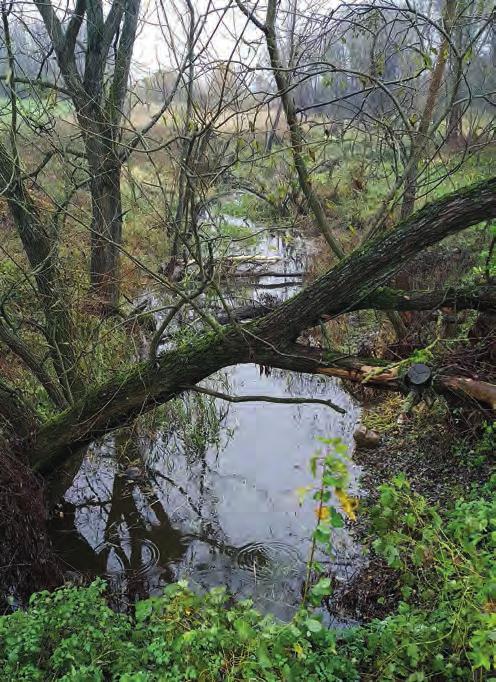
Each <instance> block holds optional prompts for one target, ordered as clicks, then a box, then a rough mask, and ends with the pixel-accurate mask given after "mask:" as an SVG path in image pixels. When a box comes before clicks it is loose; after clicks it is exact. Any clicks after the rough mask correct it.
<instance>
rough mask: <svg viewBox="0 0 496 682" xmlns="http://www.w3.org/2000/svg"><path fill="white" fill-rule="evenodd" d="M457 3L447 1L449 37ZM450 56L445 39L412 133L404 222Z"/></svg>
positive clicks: (415, 195) (404, 197)
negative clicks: (417, 123)
mask: <svg viewBox="0 0 496 682" xmlns="http://www.w3.org/2000/svg"><path fill="white" fill-rule="evenodd" d="M456 3H457V0H446V8H445V16H444V24H445V30H446V32H447V34H448V35H449V34H450V31H451V29H452V27H453V20H454V18H455V13H456ZM448 55H449V42H448V39H447V38H446V37H444V38H443V40H442V43H441V45H440V47H439V51H438V53H437V59H436V63H435V65H434V68H433V70H432V76H431V79H430V82H429V88H428V91H427V99H426V102H425V106H424V110H423V112H422V115H421V117H420V123H419V127H418V130H417V132H413V133H412V139H411V147H410V155H409V158H408V164H407V165H408V172H407V174H406V176H405V192H404V195H403V204H402V206H401V219H402V220H403V219H405V218H407V217H408V216H409V215H410V214H411V213H412V211H413V210H414V208H415V199H416V197H417V180H418V172H419V171H418V166H419V162H420V159H421V157H422V154H423V152H424V150H425V149H426V147H427V144H428V142H429V137H428V135H429V127H430V124H431V120H432V116H433V113H434V108H435V106H436V101H437V97H438V94H439V89H440V88H441V84H442V80H443V76H444V72H445V68H446V62H447V59H448Z"/></svg>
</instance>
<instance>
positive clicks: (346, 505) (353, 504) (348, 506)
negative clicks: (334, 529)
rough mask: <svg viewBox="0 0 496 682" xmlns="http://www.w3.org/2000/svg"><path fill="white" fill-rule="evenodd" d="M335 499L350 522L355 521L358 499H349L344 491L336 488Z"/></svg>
mask: <svg viewBox="0 0 496 682" xmlns="http://www.w3.org/2000/svg"><path fill="white" fill-rule="evenodd" d="M336 497H337V498H338V500H339V502H340V503H341V509H342V510H343V512H344V513H345V514H346V516H347V517H348V518H349V519H351V521H355V520H356V513H355V512H356V509H357V507H358V499H357V498H356V497H350V496H349V495H348V494H347V493H346V492H345V491H344V490H341V489H340V488H336Z"/></svg>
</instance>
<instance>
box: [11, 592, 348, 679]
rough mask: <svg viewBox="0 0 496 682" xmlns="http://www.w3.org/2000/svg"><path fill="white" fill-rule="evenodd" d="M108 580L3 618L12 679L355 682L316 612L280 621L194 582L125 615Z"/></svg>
mask: <svg viewBox="0 0 496 682" xmlns="http://www.w3.org/2000/svg"><path fill="white" fill-rule="evenodd" d="M104 589H105V584H104V583H103V582H102V581H100V580H97V581H95V582H94V583H93V584H92V585H90V586H89V587H88V588H74V587H66V588H63V589H60V590H58V591H56V592H54V593H53V594H49V593H47V592H42V593H40V594H37V595H35V596H33V598H32V600H31V603H30V606H29V608H28V609H27V610H26V611H17V612H15V613H13V614H11V615H8V616H4V617H2V618H1V619H0V665H1V671H2V676H1V679H2V681H3V680H9V681H10V680H12V681H14V680H15V681H17V680H19V681H20V680H64V681H69V680H70V681H71V682H76V680H77V681H78V682H93V681H95V682H96V681H97V680H98V681H99V680H121V681H122V682H131V681H132V682H141V681H142V680H143V681H144V680H147V681H148V680H160V681H161V682H166V681H169V680H171V681H174V682H179V681H182V680H202V681H204V682H206V681H208V680H226V681H227V680H233V681H234V680H267V681H272V680H288V681H291V680H295V681H296V680H303V679H304V680H311V681H320V680H322V681H333V680H336V681H339V680H346V681H347V682H352V681H353V680H358V679H359V677H358V673H357V671H356V669H355V666H354V665H353V664H352V663H351V662H349V661H347V660H346V658H344V657H342V656H340V655H338V653H337V652H336V640H335V636H334V634H333V633H332V632H330V631H329V630H327V629H325V628H324V627H323V625H322V624H321V622H320V621H319V620H318V619H316V618H315V617H312V616H311V615H309V614H308V613H306V612H303V611H302V612H301V613H299V614H298V615H297V616H296V617H295V618H294V620H293V621H292V622H290V623H280V622H277V621H275V620H274V619H273V618H271V617H268V616H262V615H260V614H259V613H258V612H257V611H255V610H254V609H253V608H252V606H251V602H249V601H243V602H237V603H233V604H231V603H230V600H229V599H228V597H227V595H226V592H225V590H224V589H222V588H215V589H213V590H211V591H210V592H209V593H208V594H206V595H203V596H198V595H196V594H194V593H193V592H192V591H191V590H189V589H188V587H187V586H186V584H185V583H177V584H173V585H170V586H169V587H167V588H166V590H165V594H164V595H163V596H161V597H154V598H151V599H148V600H146V601H142V602H139V603H138V604H137V605H136V608H135V613H134V617H133V618H130V617H128V616H126V615H124V614H119V613H115V612H114V611H112V610H111V609H110V608H109V607H108V606H107V604H106V602H105V598H104V596H103V591H104Z"/></svg>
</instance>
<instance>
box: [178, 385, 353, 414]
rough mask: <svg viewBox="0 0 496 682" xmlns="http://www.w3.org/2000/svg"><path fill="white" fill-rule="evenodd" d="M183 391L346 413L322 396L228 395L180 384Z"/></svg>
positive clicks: (232, 400) (229, 400) (238, 401)
mask: <svg viewBox="0 0 496 682" xmlns="http://www.w3.org/2000/svg"><path fill="white" fill-rule="evenodd" d="M181 389H182V390H184V391H194V392H195V393H202V394H204V395H209V396H212V398H219V399H220V400H225V401H226V402H228V403H255V402H257V403H276V404H277V405H306V404H309V405H325V406H326V407H330V408H331V409H333V410H335V411H336V412H339V414H346V410H344V409H343V408H342V407H339V405H336V404H335V403H333V402H332V401H331V400H325V399H324V398H277V397H275V396H271V395H228V394H227V393H219V391H213V390H212V389H210V388H204V387H203V386H181Z"/></svg>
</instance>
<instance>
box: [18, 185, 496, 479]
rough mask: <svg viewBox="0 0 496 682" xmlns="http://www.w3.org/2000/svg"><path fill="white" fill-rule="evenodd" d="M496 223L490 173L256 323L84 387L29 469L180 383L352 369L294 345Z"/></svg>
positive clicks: (48, 466) (495, 190) (36, 442)
mask: <svg viewBox="0 0 496 682" xmlns="http://www.w3.org/2000/svg"><path fill="white" fill-rule="evenodd" d="M494 217H496V177H495V178H491V179H489V180H486V181H484V182H481V183H478V184H475V185H472V186H471V187H468V188H466V189H464V190H461V191H458V192H455V193H453V194H451V195H449V196H446V197H444V198H442V199H440V200H438V201H436V202H433V203H432V204H429V205H427V206H425V207H424V208H423V209H421V210H420V211H418V212H417V213H416V214H414V215H412V216H410V217H409V218H408V219H406V220H405V221H403V222H402V223H400V224H399V225H398V227H397V228H396V229H395V230H394V231H392V232H390V233H389V234H387V235H386V236H383V237H381V238H378V239H376V240H375V241H374V242H372V243H370V244H366V245H364V246H362V247H361V248H360V249H358V250H357V251H355V252H354V253H352V254H351V255H350V256H347V257H346V258H344V259H343V260H342V261H340V262H339V263H338V265H336V266H335V267H334V268H333V269H331V270H330V271H329V272H327V273H326V274H325V275H323V276H322V277H320V278H319V279H317V280H316V281H315V282H313V283H312V284H311V285H309V286H308V287H307V288H305V289H304V290H303V291H301V292H300V293H298V294H297V295H295V296H293V297H292V298H290V299H289V300H288V301H286V302H284V303H282V304H281V305H279V306H278V307H277V308H276V309H275V310H273V311H272V312H270V313H268V314H267V315H265V316H263V317H262V318H260V319H257V320H254V321H252V322H250V323H248V324H246V325H244V326H243V327H240V326H239V325H229V326H226V327H224V328H222V327H219V330H218V331H216V332H213V331H210V332H206V333H203V334H201V335H199V336H198V337H197V338H196V339H194V340H192V341H191V342H188V343H187V344H184V345H182V346H179V347H178V348H176V349H173V350H170V351H168V352H165V353H163V354H162V355H161V356H159V357H158V358H157V360H156V361H154V362H151V361H150V362H142V363H139V364H137V365H135V366H134V367H133V368H131V369H130V370H128V371H127V372H124V373H123V374H122V375H120V376H119V375H117V376H115V377H114V378H113V379H112V380H111V381H109V382H107V383H105V384H104V385H102V386H99V387H97V388H94V389H91V390H89V391H88V392H87V393H86V395H85V396H84V398H83V399H81V400H79V401H78V402H77V403H76V404H75V405H74V406H71V407H70V408H69V409H67V410H66V411H65V412H62V413H61V414H60V415H58V416H57V417H56V418H55V419H53V420H51V421H49V422H47V423H45V424H44V425H43V426H41V428H39V429H38V430H37V431H35V432H34V433H32V434H31V435H30V437H29V439H27V440H26V442H25V449H26V452H28V453H30V457H31V462H32V464H33V466H34V467H35V468H36V469H38V470H40V471H42V472H48V471H50V470H52V469H53V468H55V467H56V466H58V465H59V464H61V463H62V462H63V461H64V460H65V459H66V458H67V457H68V456H69V455H70V453H71V452H73V451H74V450H75V449H77V448H79V447H81V446H83V445H85V444H87V443H89V442H91V441H92V440H94V439H95V438H98V437H100V436H102V435H103V434H105V433H107V432H108V431H110V430H112V429H115V428H117V427H119V426H123V425H124V424H127V423H129V421H130V420H132V419H134V418H135V417H136V416H138V415H140V414H143V413H144V412H146V411H147V410H150V409H152V408H153V407H155V406H156V405H158V404H161V403H164V402H167V401H168V400H170V399H171V398H173V397H175V396H177V395H178V394H179V393H180V392H181V390H182V389H181V387H182V386H185V385H194V384H197V383H198V382H200V381H202V380H203V379H205V378H206V377H208V376H210V375H211V374H213V373H214V372H216V371H218V370H220V369H222V368H224V367H228V366H230V365H234V364H239V363H250V362H255V363H258V364H260V365H268V366H273V367H280V368H283V369H290V370H295V371H304V372H312V373H321V374H322V373H328V374H329V373H330V372H331V370H334V371H342V370H343V369H345V370H346V371H348V372H355V373H356V372H357V371H358V370H357V368H355V367H353V366H352V367H349V360H346V359H345V358H336V357H329V356H327V357H326V358H325V362H323V363H322V362H319V361H318V359H317V358H315V357H314V355H313V354H312V353H309V352H308V349H305V347H301V346H296V347H295V345H294V342H295V340H296V339H297V337H298V336H299V335H300V333H301V332H302V331H303V330H305V329H308V328H310V327H313V326H315V325H316V324H317V323H318V321H319V320H320V319H321V318H322V316H323V315H325V314H328V313H329V311H332V313H333V314H336V315H337V314H340V313H345V312H348V311H349V310H353V309H354V308H355V307H356V306H358V305H361V304H364V302H365V301H367V300H368V299H369V298H370V296H371V295H372V294H373V293H374V292H377V290H378V287H380V286H382V285H383V284H385V282H387V281H389V280H390V278H391V277H392V275H394V274H395V273H396V272H397V270H399V269H400V268H401V267H403V265H404V264H405V263H406V262H407V261H408V260H410V259H411V258H412V257H413V256H415V255H416V254H417V253H418V252H419V251H421V250H422V249H424V248H426V247H428V246H431V245H433V244H435V243H437V242H439V241H441V240H442V239H444V238H445V237H447V236H449V235H451V234H454V233H456V232H458V231H460V230H462V229H464V228H466V227H469V226H470V225H474V224H476V223H479V222H481V221H483V220H487V219H491V218H494ZM295 348H296V350H295ZM346 363H348V364H346ZM363 364H365V365H366V363H363ZM366 366H367V365H366ZM370 366H373V365H370ZM323 369H324V370H326V371H325V372H323V371H322V370H323ZM360 372H362V373H363V371H362V370H360ZM360 372H358V374H357V376H360ZM379 377H380V378H379ZM397 381H398V378H397V377H394V376H387V375H386V376H385V377H382V376H381V375H380V374H379V375H378V377H376V378H375V379H374V382H375V383H378V382H380V383H381V384H382V385H388V384H389V385H390V386H392V385H394V383H395V382H397ZM371 385H372V384H371Z"/></svg>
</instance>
